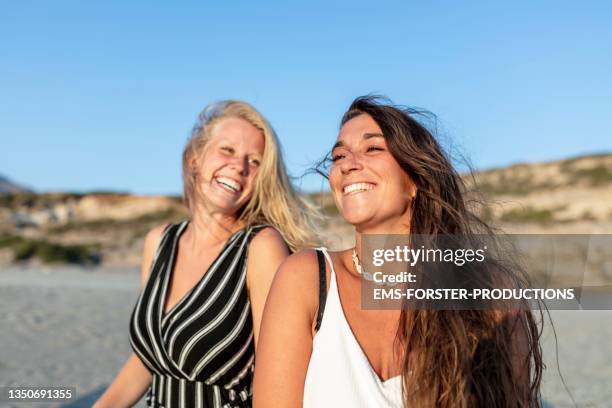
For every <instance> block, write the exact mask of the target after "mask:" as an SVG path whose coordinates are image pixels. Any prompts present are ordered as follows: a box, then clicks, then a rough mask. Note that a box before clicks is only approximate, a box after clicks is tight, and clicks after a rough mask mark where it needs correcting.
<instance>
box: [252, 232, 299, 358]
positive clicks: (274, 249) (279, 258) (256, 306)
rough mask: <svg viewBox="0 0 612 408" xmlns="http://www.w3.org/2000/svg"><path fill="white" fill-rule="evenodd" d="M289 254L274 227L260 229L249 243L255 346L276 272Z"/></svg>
mask: <svg viewBox="0 0 612 408" xmlns="http://www.w3.org/2000/svg"><path fill="white" fill-rule="evenodd" d="M287 256H289V250H288V248H287V245H286V244H285V241H284V240H283V237H282V236H281V234H280V233H279V232H278V231H276V230H275V229H274V228H265V229H264V230H262V231H260V232H259V233H258V234H257V235H256V236H255V238H253V241H251V244H250V245H249V254H248V258H247V259H248V260H247V287H248V288H249V300H250V302H251V310H252V314H253V333H254V336H255V346H257V341H258V339H259V327H260V325H261V317H262V315H263V310H264V306H265V304H266V299H267V297H268V292H269V291H270V286H271V285H272V279H274V274H275V273H276V271H277V270H278V267H279V266H280V264H281V262H283V261H284V260H285V259H286V258H287Z"/></svg>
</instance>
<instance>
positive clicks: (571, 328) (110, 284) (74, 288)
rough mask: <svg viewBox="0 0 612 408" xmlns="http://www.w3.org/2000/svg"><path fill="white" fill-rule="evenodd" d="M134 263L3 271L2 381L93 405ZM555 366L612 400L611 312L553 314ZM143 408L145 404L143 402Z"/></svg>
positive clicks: (584, 392)
mask: <svg viewBox="0 0 612 408" xmlns="http://www.w3.org/2000/svg"><path fill="white" fill-rule="evenodd" d="M138 291H139V286H138V271H137V269H135V268H109V267H104V268H95V269H83V268H76V267H58V268H45V267H34V266H31V267H18V266H11V267H9V268H5V269H4V270H1V271H0V316H1V317H0V333H2V347H0V384H1V385H20V386H35V385H38V386H73V387H76V394H77V395H76V398H75V399H74V400H72V401H70V402H68V403H63V404H50V403H44V404H42V403H41V404H34V403H21V404H12V403H8V402H0V407H23V406H28V407H31V406H41V407H42V406H53V407H64V408H65V407H71V408H74V407H89V406H91V404H92V403H93V401H95V399H96V398H97V397H98V396H99V395H100V394H101V393H102V392H103V391H104V389H105V388H106V387H107V386H108V384H109V383H110V381H111V380H112V379H113V377H114V375H115V374H116V372H117V371H118V370H119V368H120V367H121V365H122V364H123V362H124V361H125V359H126V358H127V357H128V356H129V354H130V353H131V349H130V345H129V342H128V335H127V333H128V331H127V327H128V320H129V316H130V312H131V309H132V307H133V305H134V303H135V301H136V297H137V295H138ZM551 315H552V319H553V322H554V326H555V329H556V333H557V342H558V356H559V358H558V363H559V366H560V368H561V372H562V374H563V377H564V379H565V383H566V384H567V387H568V388H569V390H570V392H571V394H572V396H573V398H574V399H575V401H576V404H577V406H579V407H605V406H610V405H609V404H610V401H612V380H611V379H612V341H610V339H611V338H612V311H553V312H551ZM542 346H543V349H544V357H545V362H546V366H547V369H546V371H545V374H544V380H543V393H542V394H543V399H544V403H545V407H547V408H550V407H571V406H573V403H572V399H571V397H570V395H569V393H568V392H567V391H566V390H565V387H564V385H563V383H562V381H561V377H560V375H559V372H558V369H557V359H556V355H557V352H556V347H555V339H554V336H553V332H552V330H551V327H550V324H547V325H546V326H545V332H544V340H543V343H542ZM137 406H138V407H143V406H145V405H144V403H143V402H142V401H141V402H140V403H139V405H137Z"/></svg>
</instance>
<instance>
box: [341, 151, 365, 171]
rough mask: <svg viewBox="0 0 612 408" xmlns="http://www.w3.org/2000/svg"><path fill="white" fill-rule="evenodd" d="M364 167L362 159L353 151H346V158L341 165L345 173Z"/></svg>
mask: <svg viewBox="0 0 612 408" xmlns="http://www.w3.org/2000/svg"><path fill="white" fill-rule="evenodd" d="M362 168H363V166H362V164H361V159H360V158H359V157H357V156H356V155H355V154H353V153H350V152H349V153H346V155H345V157H344V160H342V164H341V165H340V170H341V171H342V173H343V174H348V173H350V172H351V171H354V170H361V169H362Z"/></svg>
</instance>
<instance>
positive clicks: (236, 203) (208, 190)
mask: <svg viewBox="0 0 612 408" xmlns="http://www.w3.org/2000/svg"><path fill="white" fill-rule="evenodd" d="M263 152H264V137H263V135H262V133H261V131H259V130H258V129H257V128H255V127H254V126H253V125H251V124H250V123H248V122H247V121H245V120H242V119H239V118H225V119H222V120H221V121H219V123H217V124H215V125H214V128H213V129H212V132H211V136H210V139H209V140H208V141H207V143H206V147H205V148H204V153H203V155H202V156H201V157H200V158H199V159H197V158H196V159H194V162H193V164H192V165H193V166H194V167H195V170H196V174H197V176H198V177H197V188H198V190H199V191H200V194H198V200H197V202H196V203H198V204H204V206H205V208H207V209H208V210H210V211H216V212H221V213H224V214H227V215H236V214H237V212H238V211H239V210H240V209H241V208H242V207H243V206H244V205H245V204H246V203H247V202H248V201H249V199H250V198H251V196H252V195H253V190H254V186H255V178H256V176H257V173H258V169H259V165H260V163H261V160H262V156H263ZM202 201H204V202H203V203H202Z"/></svg>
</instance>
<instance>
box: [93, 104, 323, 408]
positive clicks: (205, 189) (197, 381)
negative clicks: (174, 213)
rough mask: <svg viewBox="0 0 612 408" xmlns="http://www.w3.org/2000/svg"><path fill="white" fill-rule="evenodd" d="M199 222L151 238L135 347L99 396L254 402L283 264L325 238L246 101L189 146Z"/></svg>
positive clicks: (216, 115) (133, 326)
mask: <svg viewBox="0 0 612 408" xmlns="http://www.w3.org/2000/svg"><path fill="white" fill-rule="evenodd" d="M183 184H184V199H185V203H186V205H187V208H188V209H189V213H190V219H189V220H188V221H184V222H182V223H179V224H174V225H160V226H159V227H157V228H154V229H153V230H151V231H150V232H149V233H148V234H147V236H146V239H145V247H144V255H143V259H142V285H143V290H142V293H141V294H140V297H139V299H138V301H137V303H136V305H135V308H134V311H133V313H132V318H131V322H130V342H131V344H132V348H133V350H134V353H133V354H132V356H131V357H130V358H129V359H128V361H127V362H126V363H125V365H124V366H123V368H122V369H121V371H120V372H119V374H118V375H117V377H116V378H115V380H114V381H113V383H112V384H111V385H110V387H109V388H108V389H107V391H106V392H105V393H104V395H102V397H101V398H100V399H99V400H98V402H97V403H96V405H95V406H96V407H97V408H101V407H113V408H117V407H128V406H132V405H133V404H135V403H136V402H137V401H138V400H139V399H140V398H141V396H142V395H143V394H144V393H145V392H147V404H148V406H149V407H166V408H170V407H178V406H180V407H211V408H212V407H215V408H217V407H218V408H220V407H227V406H231V407H250V406H251V383H252V375H253V370H254V357H255V345H256V344H257V340H258V337H259V326H260V322H261V315H262V311H263V307H264V303H265V300H266V296H267V294H268V290H269V287H270V285H271V282H272V278H273V276H274V273H275V271H276V269H277V267H278V266H279V264H280V263H281V262H282V261H283V260H284V259H285V257H287V256H288V254H289V252H290V251H295V250H297V249H299V248H304V247H308V246H312V245H314V244H316V242H315V241H316V240H315V237H314V235H313V233H312V231H313V230H314V229H313V226H312V225H311V224H310V221H309V215H310V214H312V210H311V209H310V207H309V206H308V205H307V204H306V203H305V202H304V201H302V200H301V199H300V198H299V197H298V195H297V194H296V193H295V191H294V190H293V188H292V187H291V184H290V182H289V180H288V177H287V174H286V171H285V167H284V164H283V161H282V158H281V155H280V151H279V146H278V141H277V139H276V136H275V133H274V131H273V130H272V128H271V126H270V125H269V124H268V122H267V121H266V119H265V118H264V117H263V116H262V115H261V114H260V113H259V112H257V111H256V110H255V109H254V108H253V107H252V106H250V105H248V104H247V103H244V102H239V101H231V100H230V101H223V102H219V103H215V104H212V105H210V106H208V107H207V108H205V109H204V111H203V112H202V113H201V114H200V117H199V121H198V123H197V125H196V126H195V127H194V129H193V132H192V136H191V138H190V139H189V142H188V143H187V146H186V147H185V150H184V154H183Z"/></svg>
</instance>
